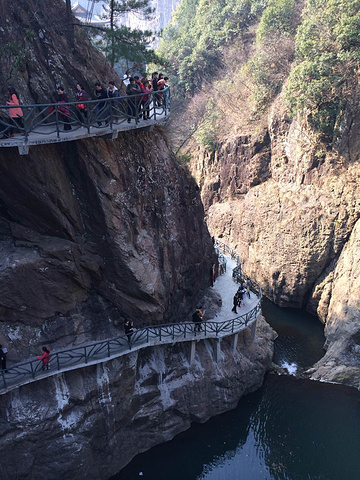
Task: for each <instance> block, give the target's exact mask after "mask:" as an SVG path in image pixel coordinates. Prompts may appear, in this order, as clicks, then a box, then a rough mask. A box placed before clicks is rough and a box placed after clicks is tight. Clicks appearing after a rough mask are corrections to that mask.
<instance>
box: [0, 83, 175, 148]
mask: <svg viewBox="0 0 360 480" xmlns="http://www.w3.org/2000/svg"><path fill="white" fill-rule="evenodd" d="M144 98H148V99H147V100H146V101H145V102H142V100H143V99H144ZM78 105H84V106H85V109H80V108H78V107H77V106H78ZM141 105H142V107H143V108H142V111H141ZM170 106H171V105H170V87H166V88H165V89H163V90H160V91H157V92H148V93H138V94H135V95H126V96H124V95H123V96H121V95H120V96H119V97H113V98H104V99H98V100H87V101H79V100H78V101H75V102H66V103H40V104H28V105H19V106H14V105H0V136H2V137H4V136H5V138H8V136H9V132H10V129H11V128H12V129H14V130H16V131H17V132H19V133H20V134H21V135H22V136H23V137H24V138H23V139H22V141H23V143H24V144H25V145H26V144H27V143H28V142H29V139H30V136H31V135H33V134H36V135H40V136H43V137H46V136H51V135H54V134H55V133H56V137H55V139H54V141H56V139H57V140H59V139H60V137H61V134H62V133H63V132H65V133H69V131H70V129H71V131H73V132H74V131H77V130H80V129H83V133H84V136H88V135H90V129H92V133H93V134H94V135H98V132H99V131H101V130H105V129H106V130H107V129H110V130H118V129H119V125H121V124H123V123H125V122H130V121H131V120H135V124H136V126H137V128H140V127H141V128H143V127H144V126H146V125H145V123H142V124H141V125H139V120H140V118H141V116H142V115H143V113H145V117H146V118H149V120H153V121H155V120H156V119H157V118H158V119H160V120H162V119H164V117H165V118H167V117H168V115H169V113H170ZM14 108H21V109H22V112H23V116H22V117H20V118H21V120H22V122H20V123H22V125H21V124H20V125H19V124H18V123H17V122H15V121H14V120H13V119H12V118H11V117H10V109H14ZM18 140H20V139H18ZM49 143H52V142H49ZM9 146H11V140H9V141H7V142H1V141H0V147H9Z"/></svg>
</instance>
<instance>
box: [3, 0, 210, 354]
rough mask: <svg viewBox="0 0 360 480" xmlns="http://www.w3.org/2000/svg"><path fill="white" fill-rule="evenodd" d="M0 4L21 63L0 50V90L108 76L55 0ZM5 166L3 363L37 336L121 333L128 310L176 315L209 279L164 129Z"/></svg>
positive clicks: (63, 339)
mask: <svg viewBox="0 0 360 480" xmlns="http://www.w3.org/2000/svg"><path fill="white" fill-rule="evenodd" d="M1 9H2V13H3V15H2V16H1V24H2V25H3V26H4V28H1V29H0V37H1V42H2V44H4V42H5V38H7V39H8V43H9V49H10V50H11V48H12V45H13V46H14V45H15V46H17V48H19V49H20V50H19V51H18V57H17V61H16V62H15V60H14V58H10V56H9V55H8V53H9V52H8V53H7V54H6V55H7V56H6V55H5V53H4V52H3V55H2V56H0V62H1V64H2V67H3V66H4V65H5V64H6V62H8V66H9V70H8V71H6V70H5V69H4V68H2V69H1V75H2V76H1V84H2V86H3V89H5V87H6V85H7V83H6V82H5V80H8V81H11V83H13V84H14V85H15V86H16V87H17V89H18V91H19V92H21V97H22V99H23V100H28V101H39V100H41V101H44V100H49V99H50V98H51V95H52V92H53V91H54V89H55V84H56V82H57V81H58V80H61V83H64V84H65V85H66V84H67V85H69V88H70V85H73V83H72V82H75V80H76V79H77V80H79V81H82V82H83V83H84V85H85V86H88V88H89V90H88V92H89V93H90V92H91V88H92V82H93V81H94V80H96V79H97V78H99V77H102V78H104V77H105V78H106V79H108V78H113V77H114V76H115V72H114V71H113V70H111V68H110V67H109V66H108V64H107V63H106V62H105V59H104V57H103V56H102V55H101V54H100V53H99V52H97V51H96V50H95V49H94V48H93V47H92V46H91V45H90V44H89V41H88V40H87V39H86V37H84V35H83V32H82V30H81V29H76V30H75V47H74V49H72V48H71V47H70V46H69V42H68V37H67V35H66V21H65V20H64V19H65V18H66V16H65V5H64V2H63V1H62V0H51V1H50V2H48V1H46V2H45V1H41V0H40V1H38V0H37V1H33V0H29V1H28V2H26V1H24V0H20V1H19V2H17V3H16V4H15V3H14V2H2V4H1ZM60 13H61V15H60ZM57 16H58V17H61V18H62V20H61V21H59V22H54V18H56V17H57ZM5 27H6V29H5ZM24 32H26V35H24ZM29 45H31V46H32V48H31V49H29ZM20 47H21V48H20ZM10 53H11V52H10ZM6 75H7V76H8V78H6V79H5V76H6ZM70 98H71V97H70ZM0 170H1V179H0V204H1V205H0V243H1V245H0V248H1V253H2V255H1V265H0V292H1V295H0V296H1V300H0V314H1V316H0V343H3V344H5V345H7V346H8V349H9V362H10V363H11V362H13V361H20V360H22V359H25V358H28V356H29V355H34V354H35V353H37V352H38V351H39V348H40V346H41V344H43V343H45V344H48V345H50V347H56V348H58V347H64V346H68V345H72V344H76V343H81V342H84V341H87V340H90V339H98V338H102V337H110V336H113V335H118V334H119V333H120V332H121V333H122V323H123V320H124V318H126V317H131V318H132V319H133V320H134V321H135V324H136V325H139V326H140V325H145V324H151V323H164V322H173V321H179V320H180V319H183V318H186V315H188V314H189V312H190V310H191V309H192V308H193V304H194V302H195V298H196V296H197V294H198V292H199V291H201V290H204V289H205V288H206V287H207V286H208V285H209V284H210V273H209V272H210V269H211V265H212V262H213V261H214V252H213V247H212V243H211V239H210V237H209V234H208V231H207V228H206V225H205V224H204V220H203V207H202V205H201V201H200V197H199V191H198V187H197V185H196V184H195V182H194V181H193V180H192V179H191V177H190V176H189V175H188V174H187V172H186V170H185V169H183V168H182V167H181V166H180V165H179V164H178V163H177V161H176V160H175V158H174V157H173V156H172V154H171V152H170V150H169V149H168V147H167V142H166V137H165V134H164V132H163V130H162V129H159V128H158V129H155V130H154V131H153V132H151V133H146V132H141V131H135V132H132V133H131V132H128V133H123V134H121V135H120V136H119V138H118V139H117V140H114V141H112V140H105V139H88V140H81V141H76V142H72V143H65V144H61V145H47V146H38V147H33V148H31V149H30V154H29V155H28V156H26V157H20V156H19V155H18V153H17V151H16V150H15V149H11V148H7V149H2V150H1V151H0ZM9 347H10V348H9Z"/></svg>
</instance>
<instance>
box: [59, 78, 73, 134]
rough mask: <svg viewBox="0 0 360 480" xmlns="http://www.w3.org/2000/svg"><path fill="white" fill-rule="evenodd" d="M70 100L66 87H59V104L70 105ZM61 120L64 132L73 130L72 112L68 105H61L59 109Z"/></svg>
mask: <svg viewBox="0 0 360 480" xmlns="http://www.w3.org/2000/svg"><path fill="white" fill-rule="evenodd" d="M68 102H69V99H68V97H67V95H66V93H65V90H64V87H63V86H61V85H60V86H59V87H58V96H57V103H68ZM58 112H59V118H60V120H61V122H63V124H64V130H71V125H70V110H69V106H68V105H60V106H59V107H58Z"/></svg>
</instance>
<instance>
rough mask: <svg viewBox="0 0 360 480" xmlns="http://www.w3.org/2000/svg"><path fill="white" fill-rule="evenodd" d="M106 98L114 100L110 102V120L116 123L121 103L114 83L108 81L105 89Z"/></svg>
mask: <svg viewBox="0 0 360 480" xmlns="http://www.w3.org/2000/svg"><path fill="white" fill-rule="evenodd" d="M107 96H108V98H114V99H115V100H114V101H112V102H110V103H111V104H110V118H111V120H115V123H117V119H118V118H119V116H120V115H119V104H120V101H121V98H120V93H119V89H118V88H117V87H116V86H115V82H114V81H113V80H110V82H109V86H108V88H107Z"/></svg>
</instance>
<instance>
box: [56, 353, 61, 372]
mask: <svg viewBox="0 0 360 480" xmlns="http://www.w3.org/2000/svg"><path fill="white" fill-rule="evenodd" d="M56 364H57V369H58V370H60V358H59V354H58V353H57V354H56Z"/></svg>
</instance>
